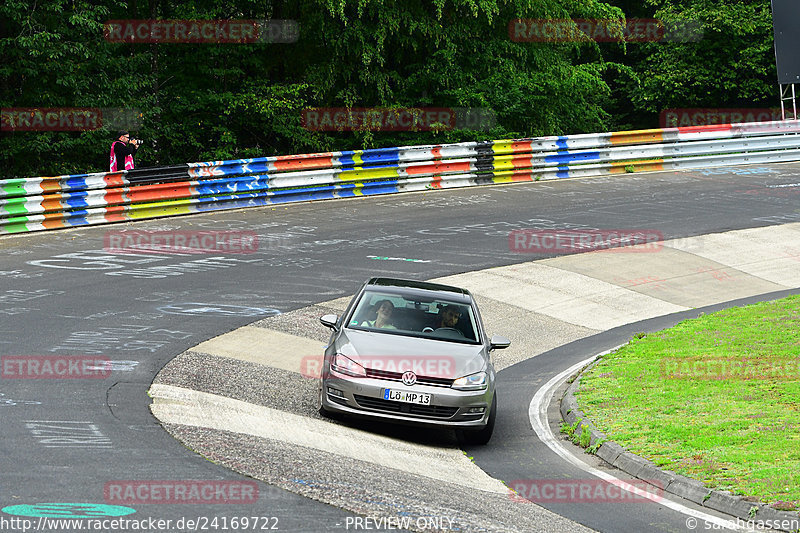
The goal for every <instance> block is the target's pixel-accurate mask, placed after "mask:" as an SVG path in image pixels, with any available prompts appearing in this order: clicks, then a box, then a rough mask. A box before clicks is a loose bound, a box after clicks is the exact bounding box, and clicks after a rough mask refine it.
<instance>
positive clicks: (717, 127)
mask: <svg viewBox="0 0 800 533" xmlns="http://www.w3.org/2000/svg"><path fill="white" fill-rule="evenodd" d="M732 128H733V125H732V124H709V125H706V126H684V127H682V128H670V129H672V130H675V131H677V132H678V133H694V132H702V131H728V130H730V129H732ZM665 131H667V130H665Z"/></svg>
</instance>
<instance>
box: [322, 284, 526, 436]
mask: <svg viewBox="0 0 800 533" xmlns="http://www.w3.org/2000/svg"><path fill="white" fill-rule="evenodd" d="M320 321H321V322H322V324H324V325H325V326H327V327H329V328H331V329H332V330H333V331H332V334H331V339H330V342H329V344H328V347H327V348H326V349H325V358H324V362H323V365H322V374H321V379H320V386H319V406H318V407H319V411H320V414H322V415H324V416H327V415H330V414H344V415H353V416H360V417H369V418H378V419H383V420H386V421H393V422H398V423H410V424H414V425H425V426H431V425H433V426H439V427H449V428H452V429H456V430H458V434H459V437H460V439H461V440H462V441H463V442H465V443H468V444H486V443H487V442H489V439H490V438H491V436H492V431H493V430H494V420H495V416H496V414H497V395H496V394H495V372H494V367H493V366H492V361H491V357H490V353H491V351H492V350H497V349H501V348H506V347H508V346H509V345H510V344H511V341H509V340H508V339H507V338H505V337H501V336H495V337H492V338H491V340H490V339H488V338H487V336H486V333H485V332H484V329H483V322H482V321H481V316H480V313H479V312H478V307H477V306H476V304H475V301H474V299H473V298H472V295H471V294H470V293H469V291H467V290H465V289H460V288H458V287H451V286H449V285H439V284H436V283H426V282H419V281H411V280H401V279H390V278H372V279H370V280H368V281H367V282H366V283H364V285H363V286H362V287H361V290H360V291H359V292H358V294H356V295H355V297H354V298H353V300H352V301H351V302H350V304H349V305H348V307H347V309H346V310H345V312H344V314H343V315H342V316H341V317H339V316H337V315H325V316H323V317H321V318H320Z"/></svg>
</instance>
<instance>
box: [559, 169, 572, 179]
mask: <svg viewBox="0 0 800 533" xmlns="http://www.w3.org/2000/svg"><path fill="white" fill-rule="evenodd" d="M557 168H558V172H556V177H557V178H569V177H570V175H569V167H557Z"/></svg>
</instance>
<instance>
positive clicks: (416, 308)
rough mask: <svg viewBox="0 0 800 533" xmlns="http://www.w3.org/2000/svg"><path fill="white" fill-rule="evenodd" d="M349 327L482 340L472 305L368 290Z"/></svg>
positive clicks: (467, 340)
mask: <svg viewBox="0 0 800 533" xmlns="http://www.w3.org/2000/svg"><path fill="white" fill-rule="evenodd" d="M347 327H348V328H351V329H363V330H369V331H380V332H382V333H392V334H397V335H406V336H411V337H422V338H432V339H437V340H448V341H455V342H463V343H468V344H478V343H479V342H480V337H479V335H478V330H477V321H476V320H475V316H474V314H473V310H472V306H470V305H468V304H463V303H457V302H453V301H450V300H444V299H438V298H427V299H426V298H422V297H420V296H417V295H413V296H412V295H403V294H397V293H389V292H380V291H372V290H367V291H365V292H364V295H363V296H362V297H361V300H360V301H359V302H358V305H357V306H356V309H355V311H353V313H352V314H351V315H350V320H349V322H348V326H347Z"/></svg>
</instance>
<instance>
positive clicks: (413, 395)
mask: <svg viewBox="0 0 800 533" xmlns="http://www.w3.org/2000/svg"><path fill="white" fill-rule="evenodd" d="M383 399H384V400H392V401H395V402H405V403H416V404H419V405H430V404H431V395H430V394H428V393H425V392H411V391H406V390H396V389H386V390H384V391H383Z"/></svg>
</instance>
